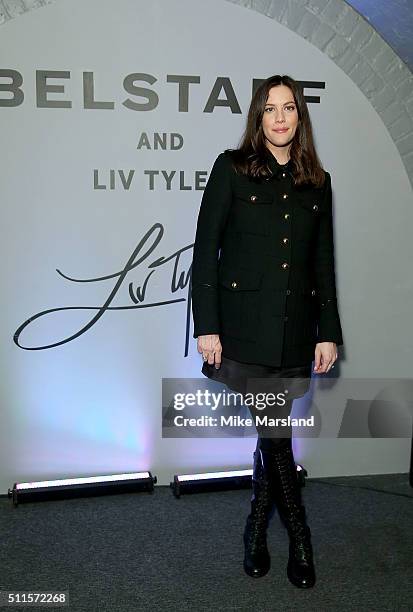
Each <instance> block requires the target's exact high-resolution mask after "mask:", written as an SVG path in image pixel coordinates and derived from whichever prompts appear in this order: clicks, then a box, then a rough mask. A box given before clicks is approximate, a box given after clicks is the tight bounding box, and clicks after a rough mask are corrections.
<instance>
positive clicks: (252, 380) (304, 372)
mask: <svg viewBox="0 0 413 612" xmlns="http://www.w3.org/2000/svg"><path fill="white" fill-rule="evenodd" d="M221 358H222V362H221V367H220V368H219V370H217V369H216V368H215V366H214V365H209V363H208V362H204V364H203V366H202V374H203V375H204V376H207V377H208V378H210V379H211V380H216V381H218V382H221V383H223V384H225V385H226V386H227V387H228V388H229V389H231V390H232V391H236V392H238V393H242V394H245V393H264V392H265V393H275V394H277V393H285V392H286V397H288V398H289V399H291V400H293V399H296V398H299V397H302V396H303V395H305V394H306V393H307V391H308V389H309V387H310V383H311V363H309V364H308V365H305V366H296V367H292V368H286V367H275V366H267V365H262V364H256V363H242V362H240V361H235V360H234V359H229V358H228V357H225V356H224V355H222V357H221Z"/></svg>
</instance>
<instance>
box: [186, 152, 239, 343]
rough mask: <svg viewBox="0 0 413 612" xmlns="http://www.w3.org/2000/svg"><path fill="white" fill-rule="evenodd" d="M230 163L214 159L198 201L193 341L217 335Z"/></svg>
mask: <svg viewBox="0 0 413 612" xmlns="http://www.w3.org/2000/svg"><path fill="white" fill-rule="evenodd" d="M231 185H232V181H231V160H230V158H229V156H228V155H227V154H225V153H220V155H218V157H217V158H216V160H215V162H214V165H213V167H212V170H211V172H210V175H209V178H208V181H207V184H206V186H205V190H204V193H203V196H202V200H201V207H200V210H199V214H198V221H197V227H196V235H195V243H194V249H193V258H192V272H191V276H192V279H191V300H192V314H193V319H194V333H193V337H194V338H197V337H198V336H203V335H207V334H219V333H220V320H219V305H218V256H219V249H220V245H221V236H222V232H223V229H224V227H225V223H226V220H227V218H228V213H229V210H230V207H231V202H232V186H231Z"/></svg>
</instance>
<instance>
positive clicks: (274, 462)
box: [261, 438, 316, 588]
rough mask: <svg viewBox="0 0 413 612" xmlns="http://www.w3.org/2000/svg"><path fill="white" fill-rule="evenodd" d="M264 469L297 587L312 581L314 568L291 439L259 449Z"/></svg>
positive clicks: (289, 572) (312, 583)
mask: <svg viewBox="0 0 413 612" xmlns="http://www.w3.org/2000/svg"><path fill="white" fill-rule="evenodd" d="M261 456H262V461H263V466H264V471H265V473H266V474H268V477H269V480H270V482H271V488H272V490H273V492H274V500H275V502H276V504H277V507H278V511H279V514H280V518H281V520H282V522H283V524H284V525H285V527H286V528H287V531H288V535H289V539H290V545H289V559H288V565H287V575H288V578H289V580H290V582H292V584H294V585H295V586H297V587H301V588H309V587H312V586H314V584H315V580H316V577H315V570H314V563H313V550H312V544H311V532H310V528H309V527H308V525H307V524H306V514H305V508H304V506H303V505H302V503H301V490H300V485H299V482H298V477H297V469H296V465H295V462H294V456H293V451H292V446H291V438H285V442H284V441H283V443H281V444H279V445H277V446H276V447H274V449H273V450H265V451H263V450H261Z"/></svg>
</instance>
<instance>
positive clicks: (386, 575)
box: [0, 474, 413, 612]
mask: <svg viewBox="0 0 413 612" xmlns="http://www.w3.org/2000/svg"><path fill="white" fill-rule="evenodd" d="M250 495H251V492H250V491H249V490H239V491H225V492H219V493H198V494H194V495H183V496H182V497H181V498H180V499H176V498H175V497H174V496H173V494H172V492H171V490H170V489H169V487H156V489H155V492H154V493H153V494H148V493H136V494H123V495H115V496H106V497H94V498H83V499H72V500H67V501H49V502H37V503H30V504H20V505H19V506H18V507H14V506H13V505H12V503H11V501H10V500H8V499H7V498H4V497H3V498H1V499H0V529H1V534H2V535H1V540H0V568H1V575H0V590H25V591H29V590H33V591H36V590H37V591H39V590H41V591H45V590H49V591H50V590H68V591H69V595H70V607H69V609H70V610H71V611H73V612H74V611H85V612H86V611H94V610H96V611H99V612H100V611H106V610H108V611H109V610H110V611H117V610H120V611H122V612H128V611H129V610H133V611H136V610H145V611H152V610H154V611H157V610H160V611H163V610H173V611H174V610H177V611H178V610H181V609H182V608H187V609H189V610H191V611H192V610H195V611H204V610H205V611H209V610H211V611H221V610H222V611H230V610H242V611H244V610H245V611H251V612H252V611H254V612H256V611H258V612H260V611H262V612H269V611H272V610H282V611H284V610H305V611H312V610H314V611H318V612H319V611H320V612H324V611H330V610H331V611H332V612H335V611H337V610H339V611H340V610H349V611H350V610H351V611H358V610H363V612H365V611H370V610H372V611H373V610H374V611H378V610H389V611H392V612H394V611H402V610H403V611H404V610H406V611H407V610H409V611H411V610H413V536H412V531H413V529H412V528H413V502H412V498H413V489H411V488H410V486H409V484H408V476H407V474H395V475H383V476H359V477H346V478H323V479H315V480H312V479H307V482H306V486H305V488H304V489H303V495H304V501H305V505H306V509H307V515H308V522H309V525H310V527H311V530H312V539H313V546H314V557H315V563H316V573H317V584H316V585H315V587H314V588H313V589H309V590H300V589H297V588H296V587H294V586H293V585H291V584H290V583H289V581H288V579H287V577H286V572H285V567H286V561H287V554H288V539H287V534H286V532H285V530H284V527H283V526H282V525H281V522H280V520H279V518H278V515H277V514H275V515H274V517H273V519H272V522H271V525H270V529H269V538H268V540H269V548H270V552H271V557H272V567H271V570H270V572H269V574H267V575H266V576H265V577H263V578H260V579H253V578H250V577H249V576H247V575H246V574H244V571H243V567H242V558H243V542H242V531H243V528H244V523H245V518H246V515H247V514H248V512H249V507H250V504H249V499H250ZM2 609H4V610H11V609H12V608H10V607H7V608H6V607H5V608H2ZM16 609H19V610H29V608H28V607H27V606H26V607H19V608H16ZM39 609H41V610H46V609H47V608H45V607H42V608H37V610H39Z"/></svg>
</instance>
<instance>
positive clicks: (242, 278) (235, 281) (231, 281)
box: [219, 267, 263, 291]
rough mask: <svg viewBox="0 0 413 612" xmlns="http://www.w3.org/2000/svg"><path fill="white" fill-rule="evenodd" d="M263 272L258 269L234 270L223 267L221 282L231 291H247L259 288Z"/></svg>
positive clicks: (220, 272) (220, 273)
mask: <svg viewBox="0 0 413 612" xmlns="http://www.w3.org/2000/svg"><path fill="white" fill-rule="evenodd" d="M262 277H263V272H262V271H260V272H257V271H256V270H242V269H238V270H234V269H230V268H225V267H222V268H221V269H220V271H219V282H220V284H221V285H223V286H224V287H226V288H227V289H231V291H246V290H253V289H259V288H260V287H261V284H262Z"/></svg>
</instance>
